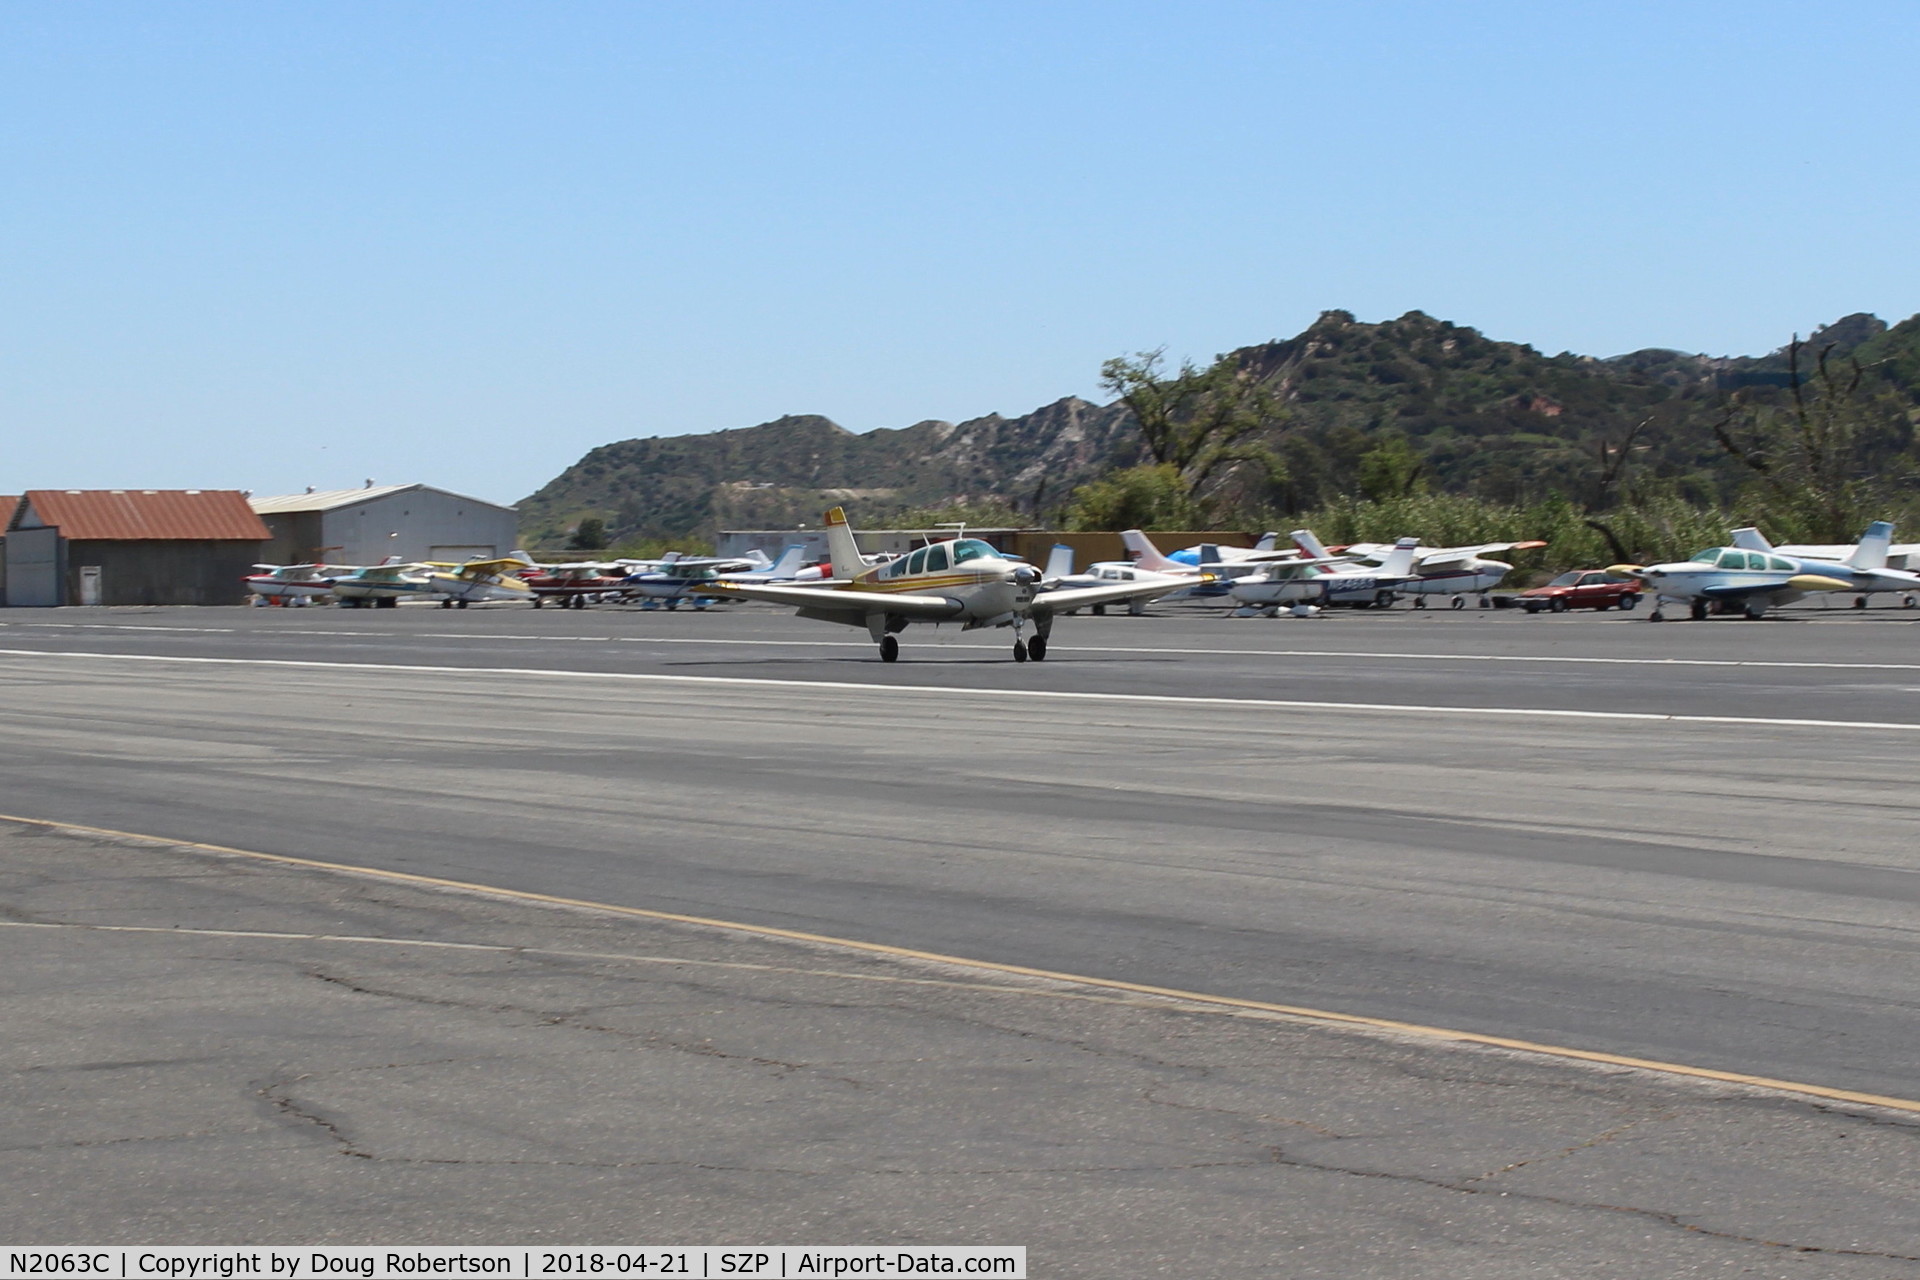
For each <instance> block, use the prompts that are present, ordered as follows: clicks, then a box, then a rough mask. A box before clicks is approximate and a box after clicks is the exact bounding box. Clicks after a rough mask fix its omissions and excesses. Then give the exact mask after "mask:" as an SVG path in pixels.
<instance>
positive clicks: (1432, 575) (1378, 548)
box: [1292, 529, 1547, 609]
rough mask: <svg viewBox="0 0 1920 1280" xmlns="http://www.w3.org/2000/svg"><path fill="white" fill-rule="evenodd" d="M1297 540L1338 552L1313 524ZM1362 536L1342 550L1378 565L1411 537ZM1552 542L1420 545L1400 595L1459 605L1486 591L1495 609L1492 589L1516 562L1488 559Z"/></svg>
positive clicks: (1312, 550) (1422, 602)
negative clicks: (1446, 599) (1441, 598)
mask: <svg viewBox="0 0 1920 1280" xmlns="http://www.w3.org/2000/svg"><path fill="white" fill-rule="evenodd" d="M1292 537H1293V540H1294V543H1295V545H1297V546H1298V547H1299V548H1300V549H1301V550H1302V551H1303V552H1305V553H1306V554H1307V555H1310V556H1325V555H1329V554H1332V553H1331V552H1329V551H1328V550H1327V548H1325V547H1324V546H1322V545H1321V544H1320V539H1318V538H1316V537H1314V536H1313V531H1312V530H1310V529H1295V530H1294V531H1293V535H1292ZM1405 541H1406V539H1404V538H1402V539H1401V540H1400V542H1356V543H1354V544H1353V545H1351V546H1346V547H1336V548H1334V550H1335V551H1337V552H1339V553H1340V554H1342V555H1347V556H1352V557H1353V558H1354V559H1356V560H1361V561H1364V562H1366V563H1368V564H1372V565H1375V566H1380V565H1384V564H1385V563H1386V560H1387V557H1388V556H1390V555H1392V554H1393V553H1394V551H1395V550H1396V549H1397V548H1398V547H1399V546H1400V545H1401V543H1402V542H1405ZM1546 545H1547V544H1546V543H1544V542H1539V541H1532V542H1481V543H1476V544H1475V545H1473V546H1468V547H1426V546H1419V545H1416V546H1415V547H1414V552H1413V572H1414V576H1413V577H1411V578H1409V579H1408V580H1407V581H1406V582H1404V583H1402V584H1401V585H1400V586H1397V587H1395V588H1394V594H1395V595H1396V596H1408V597H1410V598H1411V599H1412V601H1413V607H1414V608H1416V609H1424V608H1426V607H1427V599H1426V598H1427V597H1428V596H1452V597H1453V607H1454V608H1456V609H1461V608H1465V607H1466V603H1467V597H1468V596H1470V595H1477V596H1479V597H1480V607H1481V608H1482V609H1490V608H1492V607H1493V601H1492V600H1491V599H1490V598H1489V597H1488V595H1487V592H1489V591H1491V590H1493V589H1494V588H1495V587H1497V586H1499V585H1500V582H1501V580H1502V579H1504V578H1505V577H1506V576H1507V575H1508V574H1510V573H1512V572H1513V566H1512V565H1510V564H1508V563H1507V562H1506V561H1505V560H1492V559H1488V557H1489V556H1491V555H1492V554H1493V553H1494V552H1496V551H1529V550H1531V549H1533V548H1534V547H1544V546H1546Z"/></svg>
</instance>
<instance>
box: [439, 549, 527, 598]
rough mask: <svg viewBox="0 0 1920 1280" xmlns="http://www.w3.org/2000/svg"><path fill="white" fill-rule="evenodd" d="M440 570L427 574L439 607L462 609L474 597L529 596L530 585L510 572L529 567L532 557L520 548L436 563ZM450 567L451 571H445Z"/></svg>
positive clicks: (513, 572)
mask: <svg viewBox="0 0 1920 1280" xmlns="http://www.w3.org/2000/svg"><path fill="white" fill-rule="evenodd" d="M433 567H434V568H435V569H437V570H440V572H437V573H432V574H429V575H427V580H428V583H429V584H430V586H431V588H432V590H433V592H434V594H435V595H438V596H440V597H441V600H440V607H441V608H442V609H451V608H453V607H454V606H456V605H457V606H459V607H460V608H462V609H464V608H466V607H467V606H468V605H470V604H472V603H474V602H475V601H487V600H532V599H535V598H536V597H535V596H534V594H533V588H532V587H529V586H528V585H527V584H526V583H525V582H523V581H521V580H520V579H519V578H516V577H514V576H513V575H514V574H515V573H517V572H519V571H520V570H523V569H531V568H532V567H533V557H532V556H530V555H528V554H527V553H526V552H524V551H516V552H514V553H513V554H512V555H507V556H501V557H499V558H497V559H493V560H469V561H467V562H466V563H465V564H437V565H434V566H433ZM447 570H451V572H447Z"/></svg>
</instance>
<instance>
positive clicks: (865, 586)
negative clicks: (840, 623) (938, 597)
mask: <svg viewBox="0 0 1920 1280" xmlns="http://www.w3.org/2000/svg"><path fill="white" fill-rule="evenodd" d="M998 581H1000V575H999V574H998V573H990V572H984V571H982V572H973V571H968V572H966V573H934V574H922V575H921V576H920V577H918V578H912V577H906V578H889V579H887V580H886V581H884V582H883V581H877V580H874V579H863V578H855V579H854V580H853V581H852V582H849V583H848V584H847V585H846V588H845V589H846V590H848V591H879V592H883V593H892V594H911V593H912V592H915V591H937V590H939V589H940V588H942V587H970V586H976V585H978V584H980V583H983V582H998Z"/></svg>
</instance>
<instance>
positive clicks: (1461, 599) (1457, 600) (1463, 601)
mask: <svg viewBox="0 0 1920 1280" xmlns="http://www.w3.org/2000/svg"><path fill="white" fill-rule="evenodd" d="M1453 607H1454V608H1455V609H1464V608H1466V607H1467V598H1466V597H1465V596H1455V597H1454V598H1453Z"/></svg>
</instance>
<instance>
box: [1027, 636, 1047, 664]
mask: <svg viewBox="0 0 1920 1280" xmlns="http://www.w3.org/2000/svg"><path fill="white" fill-rule="evenodd" d="M1027 656H1028V657H1029V658H1032V659H1033V660H1034V661H1035V662H1045V661H1046V658H1047V638H1046V637H1045V636H1035V637H1034V638H1033V639H1031V640H1029V641H1027Z"/></svg>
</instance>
